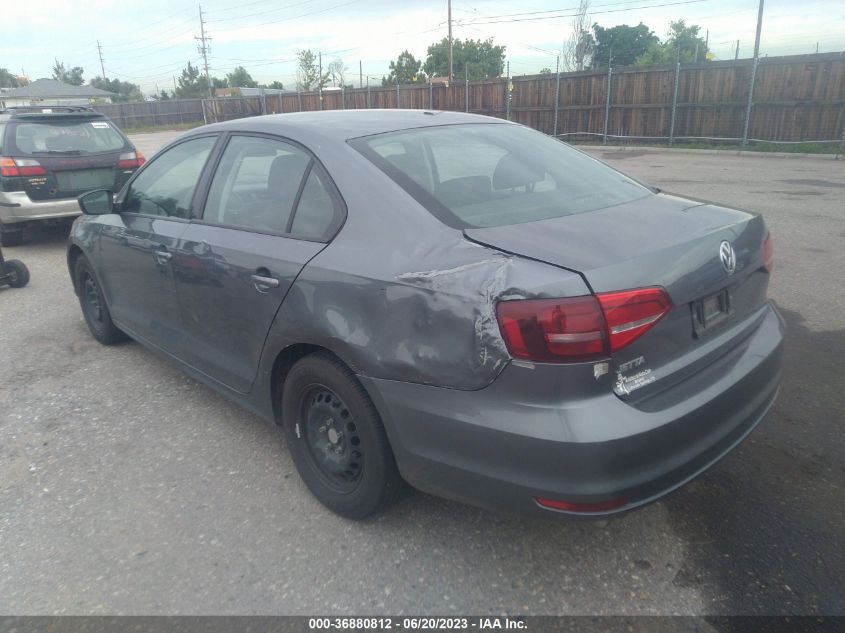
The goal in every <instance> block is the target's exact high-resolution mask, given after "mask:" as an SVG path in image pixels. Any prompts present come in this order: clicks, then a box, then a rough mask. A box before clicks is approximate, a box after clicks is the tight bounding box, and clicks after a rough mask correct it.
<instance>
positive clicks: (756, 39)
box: [742, 0, 763, 147]
mask: <svg viewBox="0 0 845 633" xmlns="http://www.w3.org/2000/svg"><path fill="white" fill-rule="evenodd" d="M762 30H763V0H760V6H759V8H758V9H757V35H756V36H755V37H754V61H753V62H752V63H751V83H750V85H749V86H748V105H747V106H746V108H745V125H744V126H743V129H742V146H743V147H745V146H746V145H748V130H749V129H750V127H751V109H752V108H753V107H754V82H755V80H756V79H757V66H758V65H759V63H760V32H761V31H762Z"/></svg>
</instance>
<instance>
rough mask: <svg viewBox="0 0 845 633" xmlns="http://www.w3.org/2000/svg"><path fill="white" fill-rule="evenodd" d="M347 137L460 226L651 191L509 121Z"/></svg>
mask: <svg viewBox="0 0 845 633" xmlns="http://www.w3.org/2000/svg"><path fill="white" fill-rule="evenodd" d="M350 143H351V144H352V146H353V147H355V148H356V149H357V150H358V151H360V152H361V153H362V154H364V156H366V157H367V158H369V159H370V160H371V161H372V162H373V163H375V164H376V165H377V166H378V167H379V168H381V169H382V170H383V171H384V172H385V173H386V174H387V175H388V176H390V177H391V178H392V179H393V180H394V181H395V182H396V183H397V184H399V185H400V186H401V187H403V188H404V189H405V190H406V191H407V192H408V193H410V194H411V195H412V196H413V197H414V198H416V200H417V201H418V202H420V203H421V204H422V205H423V206H424V207H426V208H427V209H428V210H429V211H430V212H431V213H433V214H434V215H435V216H437V217H438V218H440V219H441V220H443V221H444V222H446V223H447V224H449V225H451V226H456V227H461V228H469V227H488V226H502V225H506V224H518V223H522V222H533V221H536V220H543V219H546V218H554V217H561V216H565V215H571V214H574V213H584V212H587V211H593V210H595V209H600V208H604V207H608V206H612V205H616V204H621V203H623V202H629V201H631V200H636V199H638V198H643V197H645V196H647V195H649V194H650V193H651V192H650V190H649V189H647V188H646V187H644V186H643V185H641V184H639V183H637V182H636V181H634V180H632V179H630V178H628V177H627V176H624V175H623V174H621V173H619V172H617V171H615V170H614V169H611V168H610V167H608V166H606V165H604V164H602V163H600V162H598V161H596V160H593V159H592V158H590V157H588V156H586V155H584V154H582V153H581V152H578V151H577V150H575V149H573V148H571V147H569V146H568V145H566V144H564V143H561V142H559V141H556V140H554V139H552V138H550V137H548V136H546V135H545V134H541V133H539V132H535V131H534V130H529V129H528V128H525V127H522V126H516V125H505V124H468V125H444V126H439V127H428V128H419V129H415V130H408V131H403V132H395V133H389V134H380V135H377V136H371V137H363V138H359V139H354V140H352V141H350Z"/></svg>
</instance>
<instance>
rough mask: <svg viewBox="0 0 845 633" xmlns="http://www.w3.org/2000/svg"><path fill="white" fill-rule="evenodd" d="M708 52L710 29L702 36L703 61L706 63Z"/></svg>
mask: <svg viewBox="0 0 845 633" xmlns="http://www.w3.org/2000/svg"><path fill="white" fill-rule="evenodd" d="M709 50H710V29H707V35H705V36H704V61H707V51H709Z"/></svg>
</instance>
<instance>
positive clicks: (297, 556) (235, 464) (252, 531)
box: [0, 133, 845, 615]
mask: <svg viewBox="0 0 845 633" xmlns="http://www.w3.org/2000/svg"><path fill="white" fill-rule="evenodd" d="M173 135H174V134H172V133H157V134H150V135H139V136H138V137H136V138H135V139H134V140H135V142H136V143H137V144H138V146H139V148H140V149H141V150H142V151H144V152H145V153H146V154H147V155H148V156H149V155H151V154H152V153H153V151H154V150H155V149H156V148H157V147H158V146H160V145H161V144H162V143H164V142H166V141H167V140H168V139H169V138H171V137H172V136H173ZM592 151H593V152H594V153H596V155H598V156H599V157H600V158H602V159H603V160H606V161H607V162H609V163H610V164H612V165H613V166H615V167H617V168H619V169H621V170H623V171H625V172H627V173H630V174H632V175H634V176H636V177H639V178H642V179H645V180H647V181H649V182H651V183H653V184H656V185H658V186H660V187H662V188H664V189H666V190H668V191H672V192H677V193H680V194H684V195H688V196H693V197H699V198H704V199H708V200H713V201H715V202H719V203H723V204H727V205H733V206H738V207H741V208H747V209H751V210H755V211H760V212H763V213H764V214H765V217H766V221H767V222H768V224H769V227H770V229H771V231H772V234H773V237H774V249H775V272H774V277H773V280H772V284H771V288H770V295H771V296H772V297H773V298H774V300H775V301H776V302H777V303H778V305H779V306H780V308H781V310H782V313H783V315H784V316H785V318H786V320H787V322H788V326H789V331H788V338H787V342H786V351H785V367H784V371H785V374H784V381H783V388H782V392H781V395H780V398H779V400H778V402H777V404H776V405H775V407H774V408H773V410H772V412H771V413H770V415H769V416H768V418H767V419H766V420H765V421H764V422H763V423H762V425H761V426H760V427H759V428H758V430H757V431H755V432H754V433H753V434H752V436H751V437H750V438H749V439H748V440H747V441H746V442H745V443H744V444H743V445H742V446H741V447H740V448H739V449H737V450H736V451H734V452H733V453H732V454H731V455H729V456H728V457H727V458H726V459H725V460H723V461H722V462H721V463H719V464H718V465H717V466H715V467H714V468H713V469H711V470H710V471H708V472H707V473H706V474H705V475H703V476H702V477H701V478H699V479H698V480H696V481H695V482H693V483H691V484H689V485H688V486H686V487H684V488H683V489H681V490H680V491H678V492H676V493H675V494H673V495H671V496H670V497H668V498H666V499H665V500H662V501H660V502H658V503H655V504H652V505H650V506H648V507H646V508H643V509H641V510H638V511H635V512H632V513H629V514H627V515H624V516H622V517H620V518H617V519H614V520H611V521H609V522H608V523H607V524H606V525H602V524H596V523H591V522H585V521H571V520H565V519H564V520H560V519H548V520H546V519H542V518H525V517H521V516H511V515H500V514H495V513H491V512H487V511H482V510H478V509H475V508H471V507H467V506H464V505H460V504H458V503H453V502H449V501H443V500H440V499H436V498H433V497H430V496H427V495H424V494H421V493H412V494H410V495H409V496H407V497H406V498H405V499H404V500H402V501H401V502H400V503H399V505H398V506H396V507H394V508H393V509H392V510H391V511H390V512H388V513H387V514H384V515H382V516H380V517H378V518H375V519H373V520H369V521H366V522H351V521H347V520H344V519H341V518H339V517H337V516H335V515H333V514H331V513H330V512H328V511H327V510H325V509H324V508H323V507H322V506H321V505H320V504H319V503H318V502H316V501H315V500H314V499H313V498H312V496H311V495H310V494H309V493H308V491H307V490H306V489H305V487H304V485H303V484H302V483H301V482H300V480H299V478H298V476H297V474H296V471H295V469H294V467H293V464H292V462H291V459H290V457H289V456H288V453H287V451H286V448H285V445H284V439H283V437H282V435H281V433H280V432H279V431H278V430H277V429H275V428H273V427H272V426H270V425H268V424H266V423H264V422H263V421H261V420H259V419H258V418H256V417H254V416H252V415H250V414H249V413H246V412H245V411H242V410H240V409H239V408H237V407H236V406H234V405H232V404H230V403H229V402H227V401H226V400H224V399H223V398H222V397H220V396H218V395H217V394H216V393H214V392H213V391H211V390H210V389H208V388H206V387H204V386H202V385H200V384H198V383H197V382H195V381H194V380H192V379H190V378H188V377H186V376H185V375H183V374H182V373H180V372H179V371H178V370H176V369H175V368H173V367H172V366H171V365H169V364H168V363H167V362H165V361H163V360H161V359H160V358H158V357H157V356H155V355H154V354H152V353H150V352H149V351H147V350H145V349H144V348H142V347H141V346H140V345H138V344H135V343H126V344H122V345H119V346H115V347H103V346H101V345H99V344H98V343H96V342H95V341H94V340H93V339H92V338H91V336H90V335H89V334H88V332H87V330H86V327H85V324H84V322H83V320H82V316H81V313H80V310H79V306H78V303H77V301H76V297H75V296H74V294H73V292H72V289H71V285H70V281H69V277H68V273H67V268H66V265H65V239H66V236H67V229H66V228H62V227H55V228H49V229H43V230H37V231H33V232H31V233H30V234H29V235H28V236H27V239H26V242H25V243H24V245H23V246H20V247H15V248H8V249H5V254H6V256H7V257H13V258H18V259H21V260H23V261H24V262H25V263H26V264H27V265H28V266H29V267H30V270H31V273H32V281H31V282H30V285H29V286H27V287H26V288H24V289H20V290H10V289H3V290H0V613H3V614H315V613H319V614H378V613H391V614H408V613H411V614H420V613H439V614H449V613H474V614H501V613H510V614H689V615H700V614H808V613H812V614H834V613H838V614H843V613H845V597H843V596H845V547H843V543H845V538H843V536H845V509H844V508H845V504H843V499H845V459H844V458H843V455H845V439H843V437H845V436H843V422H845V420H844V419H843V418H845V414H843V411H845V406H844V405H845V402H844V401H843V400H844V399H845V396H843V393H845V363H844V362H843V356H845V292H843V280H845V248H843V246H842V245H843V241H845V161H841V160H818V159H810V158H800V159H784V158H771V157H766V156H763V155H761V156H729V155H725V156H723V155H712V154H699V155H693V154H686V153H671V152H657V153H652V152H637V151H626V152H616V151H612V150H592Z"/></svg>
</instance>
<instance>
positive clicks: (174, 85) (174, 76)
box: [172, 75, 176, 99]
mask: <svg viewBox="0 0 845 633" xmlns="http://www.w3.org/2000/svg"><path fill="white" fill-rule="evenodd" d="M172 77H173V98H174V99H175V98H176V75H172Z"/></svg>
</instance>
